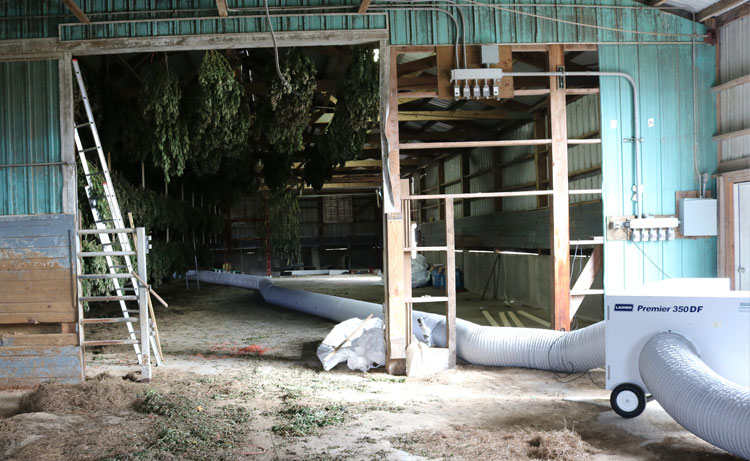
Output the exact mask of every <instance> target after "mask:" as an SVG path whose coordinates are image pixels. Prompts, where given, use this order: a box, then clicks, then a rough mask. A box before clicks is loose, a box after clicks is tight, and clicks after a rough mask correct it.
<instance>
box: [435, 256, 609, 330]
mask: <svg viewBox="0 0 750 461" xmlns="http://www.w3.org/2000/svg"><path fill="white" fill-rule="evenodd" d="M425 256H426V259H427V261H428V262H429V263H430V264H433V265H434V264H442V265H443V266H444V265H445V256H444V255H443V254H442V253H436V252H429V253H426V254H425ZM587 260H588V257H571V259H570V265H571V269H572V270H573V277H572V279H573V280H575V279H576V278H577V277H578V274H580V272H581V269H582V268H583V266H584V265H585V264H586V261H587ZM495 265H496V266H495ZM493 266H495V270H494V271H493ZM456 267H457V268H458V269H460V270H461V271H462V272H463V280H464V288H466V290H468V291H470V292H471V293H474V294H476V295H477V296H481V294H482V293H485V299H492V298H496V299H500V300H507V301H509V302H510V306H511V307H520V306H529V307H534V308H538V309H542V311H543V312H545V313H546V314H545V315H542V317H543V318H545V319H549V318H550V306H551V305H552V280H551V276H552V271H551V270H550V268H551V267H552V261H551V258H550V256H549V255H537V254H508V253H500V254H495V253H488V252H481V253H480V252H470V251H463V252H458V253H456ZM601 287H602V275H601V273H600V274H599V275H598V276H597V278H596V279H595V281H594V284H593V285H592V288H594V289H596V288H599V289H600V288H601ZM485 290H486V291H485ZM602 301H603V299H602V296H601V295H590V296H587V297H586V298H585V299H584V301H583V304H582V305H581V307H580V308H579V309H578V313H577V314H576V317H577V318H579V319H583V320H584V321H585V322H587V323H591V322H596V321H599V320H603V319H604V309H603V302H602Z"/></svg>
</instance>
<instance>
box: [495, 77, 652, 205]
mask: <svg viewBox="0 0 750 461" xmlns="http://www.w3.org/2000/svg"><path fill="white" fill-rule="evenodd" d="M506 75H507V76H508V77H556V76H557V77H619V78H624V79H625V80H627V81H628V83H630V87H631V89H632V90H633V140H632V141H633V144H635V182H636V190H635V208H636V217H638V218H642V217H643V216H644V213H643V197H642V195H643V191H642V190H641V142H643V139H642V138H641V127H640V111H639V98H638V85H637V84H636V83H635V79H633V77H631V76H630V74H626V73H625V72H598V71H575V72H572V71H562V72H503V76H506Z"/></svg>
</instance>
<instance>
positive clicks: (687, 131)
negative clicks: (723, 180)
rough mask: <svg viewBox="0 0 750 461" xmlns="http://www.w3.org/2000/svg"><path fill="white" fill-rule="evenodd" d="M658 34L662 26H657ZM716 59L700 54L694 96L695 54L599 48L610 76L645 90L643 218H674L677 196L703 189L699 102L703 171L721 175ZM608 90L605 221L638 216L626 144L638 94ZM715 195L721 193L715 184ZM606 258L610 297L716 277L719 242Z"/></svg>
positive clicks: (680, 24) (655, 246) (604, 105)
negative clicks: (664, 282)
mask: <svg viewBox="0 0 750 461" xmlns="http://www.w3.org/2000/svg"><path fill="white" fill-rule="evenodd" d="M671 22H672V24H670V28H669V29H667V30H673V31H675V32H680V33H691V32H692V27H691V26H690V24H689V23H687V22H685V21H677V20H673V21H671ZM656 26H658V23H654V24H653V25H652V27H656ZM715 59H716V56H715V48H714V47H710V46H705V45H697V46H696V62H695V68H696V70H697V78H696V85H697V86H696V88H695V91H694V89H693V82H692V73H691V70H692V62H691V47H690V46H668V45H659V46H656V45H644V46H608V45H607V46H600V47H599V66H600V68H601V70H602V71H621V72H628V73H629V74H631V75H632V76H633V78H635V79H636V82H637V83H638V91H639V95H638V96H639V98H640V104H641V105H640V123H641V125H640V129H641V136H642V137H643V138H644V141H643V143H642V144H641V148H642V153H643V154H642V159H643V161H642V171H643V178H642V181H643V186H644V199H643V211H644V212H645V213H647V214H649V215H674V214H675V213H676V209H675V208H676V205H675V203H676V199H675V193H676V192H677V191H689V190H697V189H698V182H697V179H696V175H695V172H694V168H693V101H694V97H695V104H696V116H697V117H698V120H697V123H696V125H697V128H698V132H697V133H696V137H697V157H698V165H699V168H700V171H702V172H707V173H708V174H709V175H710V174H712V173H714V172H715V171H716V146H715V144H714V143H713V142H712V140H711V136H712V135H713V133H714V130H715V127H716V117H715V114H716V110H715V105H714V95H713V94H712V93H711V91H710V88H711V86H712V85H713V84H714V81H715V78H716V66H715ZM600 85H601V112H602V114H601V117H602V122H601V124H602V135H601V137H602V154H603V174H604V181H603V184H604V194H603V200H604V216H605V217H606V216H624V215H632V214H634V205H633V202H632V201H631V195H632V192H631V186H632V185H633V184H635V179H634V165H633V145H632V143H623V141H622V140H623V139H624V138H629V137H632V136H633V112H632V92H631V90H630V86H629V85H628V84H627V83H626V82H624V81H622V79H616V78H602V79H601V84H600ZM649 120H650V121H651V123H649ZM649 125H652V126H649ZM709 188H714V181H713V180H710V183H709ZM714 194H715V190H714ZM714 196H715V195H714ZM603 227H604V226H603ZM604 250H605V252H604V277H605V281H604V286H605V289H606V290H607V291H608V292H612V291H613V290H619V289H626V288H634V287H638V286H640V285H642V284H643V283H647V282H650V281H656V280H661V279H664V278H666V277H671V278H675V277H715V276H716V238H715V237H709V238H698V239H677V240H673V241H664V242H641V243H635V242H629V241H607V242H606V244H605V247H604ZM652 261H653V262H652ZM662 271H663V272H664V273H662Z"/></svg>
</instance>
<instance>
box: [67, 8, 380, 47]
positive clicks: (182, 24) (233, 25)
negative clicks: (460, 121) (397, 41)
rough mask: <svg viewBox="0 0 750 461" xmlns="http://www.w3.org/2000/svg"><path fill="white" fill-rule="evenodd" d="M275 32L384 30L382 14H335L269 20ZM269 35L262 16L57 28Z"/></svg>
mask: <svg viewBox="0 0 750 461" xmlns="http://www.w3.org/2000/svg"><path fill="white" fill-rule="evenodd" d="M272 23H273V27H274V30H275V31H285V32H298V31H326V30H378V29H380V30H384V29H386V27H387V19H386V15H385V14H366V15H359V14H334V15H327V16H310V15H297V16H285V17H283V18H282V17H276V18H273V19H272ZM252 32H269V29H268V22H267V20H266V18H265V17H264V16H246V17H235V16H233V17H230V18H226V19H219V18H214V17H208V18H200V19H196V18H183V19H178V20H148V19H144V20H137V21H129V22H119V21H115V22H105V23H101V24H91V25H84V24H67V25H64V26H61V28H60V39H61V40H63V41H68V40H90V39H100V38H126V37H161V36H173V35H204V34H208V35H212V34H238V33H252Z"/></svg>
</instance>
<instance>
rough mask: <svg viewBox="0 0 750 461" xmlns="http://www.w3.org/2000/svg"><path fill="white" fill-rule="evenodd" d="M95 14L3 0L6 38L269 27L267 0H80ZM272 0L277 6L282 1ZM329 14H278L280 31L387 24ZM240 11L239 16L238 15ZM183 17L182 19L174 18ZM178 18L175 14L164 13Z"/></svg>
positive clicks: (379, 18)
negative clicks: (226, 2) (223, 1)
mask: <svg viewBox="0 0 750 461" xmlns="http://www.w3.org/2000/svg"><path fill="white" fill-rule="evenodd" d="M77 3H78V5H79V6H80V7H81V9H82V10H83V11H85V12H86V13H87V15H88V16H89V17H90V18H91V19H92V21H93V23H92V24H91V25H84V24H81V23H80V21H78V19H76V18H75V17H74V16H72V15H71V14H70V11H69V10H68V9H67V8H66V7H65V6H64V4H63V3H62V2H3V4H2V5H0V24H2V27H0V39H2V40H5V39H18V38H44V37H59V38H60V40H63V41H67V40H91V39H102V38H122V37H163V36H169V35H202V34H235V33H252V32H268V27H267V22H266V19H265V17H264V16H263V12H262V10H259V8H262V7H263V2H262V1H257V0H255V1H237V2H233V3H234V4H231V5H230V6H231V7H232V8H250V9H254V11H246V12H243V13H237V15H240V16H242V17H230V18H227V19H219V18H218V17H217V16H218V14H217V10H216V2H215V1H213V0H188V1H182V0H180V1H177V0H171V1H163V0H147V1H138V2H133V1H129V0H80V1H78V2H77ZM280 3H281V2H279V1H269V4H270V6H271V7H273V6H276V5H278V4H280ZM283 4H284V6H302V7H306V6H320V5H334V6H340V5H341V4H342V3H341V2H336V1H304V0H298V1H287V0H285V1H284V2H283ZM357 5H358V3H357ZM328 13H329V14H327V15H325V16H315V15H305V16H302V15H298V16H288V17H284V18H273V19H272V22H273V26H274V29H275V30H276V31H319V30H363V29H385V28H386V27H387V24H388V21H387V17H386V16H387V15H386V14H385V13H368V14H367V15H358V14H356V9H354V10H352V11H349V12H340V11H329V12H328ZM237 15H234V16H237ZM175 17H177V18H178V19H173V18H175ZM164 18H172V19H164Z"/></svg>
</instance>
